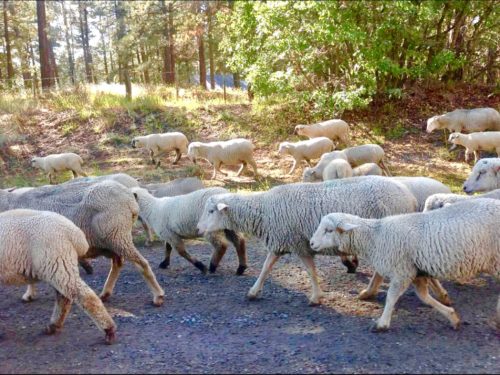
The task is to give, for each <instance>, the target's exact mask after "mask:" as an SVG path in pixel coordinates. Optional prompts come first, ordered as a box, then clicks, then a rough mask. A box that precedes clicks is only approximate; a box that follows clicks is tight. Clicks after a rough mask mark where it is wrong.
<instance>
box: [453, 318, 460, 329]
mask: <svg viewBox="0 0 500 375" xmlns="http://www.w3.org/2000/svg"><path fill="white" fill-rule="evenodd" d="M461 325H462V323H461V322H460V320H459V321H458V322H456V323H454V324H452V328H453V329H454V330H455V331H458V330H459V329H460V326H461Z"/></svg>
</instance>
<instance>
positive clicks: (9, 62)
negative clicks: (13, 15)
mask: <svg viewBox="0 0 500 375" xmlns="http://www.w3.org/2000/svg"><path fill="white" fill-rule="evenodd" d="M7 2H8V0H3V26H4V38H5V52H6V58H7V80H8V81H7V85H8V86H9V87H12V84H13V81H14V66H13V65H12V52H11V45H10V37H9V16H8V9H7V8H8V4H7Z"/></svg>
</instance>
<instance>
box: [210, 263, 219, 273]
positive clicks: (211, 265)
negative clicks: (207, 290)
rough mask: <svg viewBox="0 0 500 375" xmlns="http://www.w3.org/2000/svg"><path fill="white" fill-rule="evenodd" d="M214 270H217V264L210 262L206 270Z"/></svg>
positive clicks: (212, 271) (211, 271)
mask: <svg viewBox="0 0 500 375" xmlns="http://www.w3.org/2000/svg"><path fill="white" fill-rule="evenodd" d="M216 270H217V266H216V265H215V264H213V263H212V262H210V267H209V268H208V271H209V272H210V273H215V271H216Z"/></svg>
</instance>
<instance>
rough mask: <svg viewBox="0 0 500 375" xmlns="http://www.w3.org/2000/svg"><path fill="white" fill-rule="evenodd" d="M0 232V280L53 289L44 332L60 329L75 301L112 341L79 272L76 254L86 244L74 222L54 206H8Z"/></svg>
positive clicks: (111, 326)
mask: <svg viewBox="0 0 500 375" xmlns="http://www.w3.org/2000/svg"><path fill="white" fill-rule="evenodd" d="M0 238H1V239H2V241H1V242H0V282H2V283H4V284H14V285H20V284H33V283H34V282H37V281H45V282H47V283H48V284H50V285H51V286H52V287H53V288H54V290H55V292H56V303H55V306H54V311H53V313H52V317H51V318H50V324H49V325H48V326H47V330H46V332H47V333H48V334H53V333H56V332H57V331H59V330H61V329H62V327H63V325H64V321H65V319H66V317H67V316H68V313H69V311H70V308H71V304H72V302H73V301H75V302H76V303H77V304H78V305H79V306H80V307H81V308H82V309H83V310H84V311H85V312H86V313H87V314H88V315H89V316H90V317H91V318H92V320H93V321H94V322H95V323H96V325H97V327H98V328H99V329H101V330H103V331H104V332H105V340H106V342H107V343H108V344H111V343H112V342H113V341H114V339H115V332H116V325H115V323H114V322H113V319H112V318H111V316H110V315H109V314H108V312H107V311H106V309H105V307H104V305H103V304H102V302H101V300H100V299H99V297H97V295H96V294H95V293H94V291H93V290H92V289H90V288H89V286H88V285H87V284H85V282H84V281H83V280H82V279H81V278H80V275H79V273H78V258H80V257H83V256H84V255H85V253H86V252H87V250H88V248H89V245H88V243H87V240H86V239H85V235H84V234H83V232H82V231H81V230H80V229H79V228H78V227H77V226H76V225H75V224H73V223H72V222H71V221H70V220H68V219H66V218H65V217H63V216H61V215H59V214H56V213H54V212H47V211H34V210H11V211H7V212H4V213H1V214H0Z"/></svg>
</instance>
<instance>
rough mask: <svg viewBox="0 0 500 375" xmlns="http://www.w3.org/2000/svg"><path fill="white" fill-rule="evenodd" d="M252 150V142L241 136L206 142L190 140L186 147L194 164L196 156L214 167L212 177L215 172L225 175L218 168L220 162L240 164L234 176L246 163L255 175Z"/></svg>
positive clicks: (214, 175)
mask: <svg viewBox="0 0 500 375" xmlns="http://www.w3.org/2000/svg"><path fill="white" fill-rule="evenodd" d="M253 150H254V145H253V144H252V142H251V141H249V140H248V139H243V138H236V139H231V140H229V141H220V142H208V143H202V142H191V143H190V144H189V147H188V157H189V158H190V159H191V161H192V162H193V163H195V164H196V159H197V158H203V159H206V160H208V162H209V163H210V164H211V165H212V166H213V167H214V172H213V174H212V179H214V178H215V177H216V174H217V172H220V173H222V174H224V175H227V174H226V173H224V172H222V171H221V170H220V167H221V165H222V164H225V165H237V164H241V167H240V169H239V171H238V173H237V174H236V176H239V175H240V174H241V173H242V172H243V170H244V169H245V168H246V167H247V164H250V165H251V166H252V168H253V171H254V175H255V176H256V177H257V164H255V160H254V159H253V155H252V154H253Z"/></svg>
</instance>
